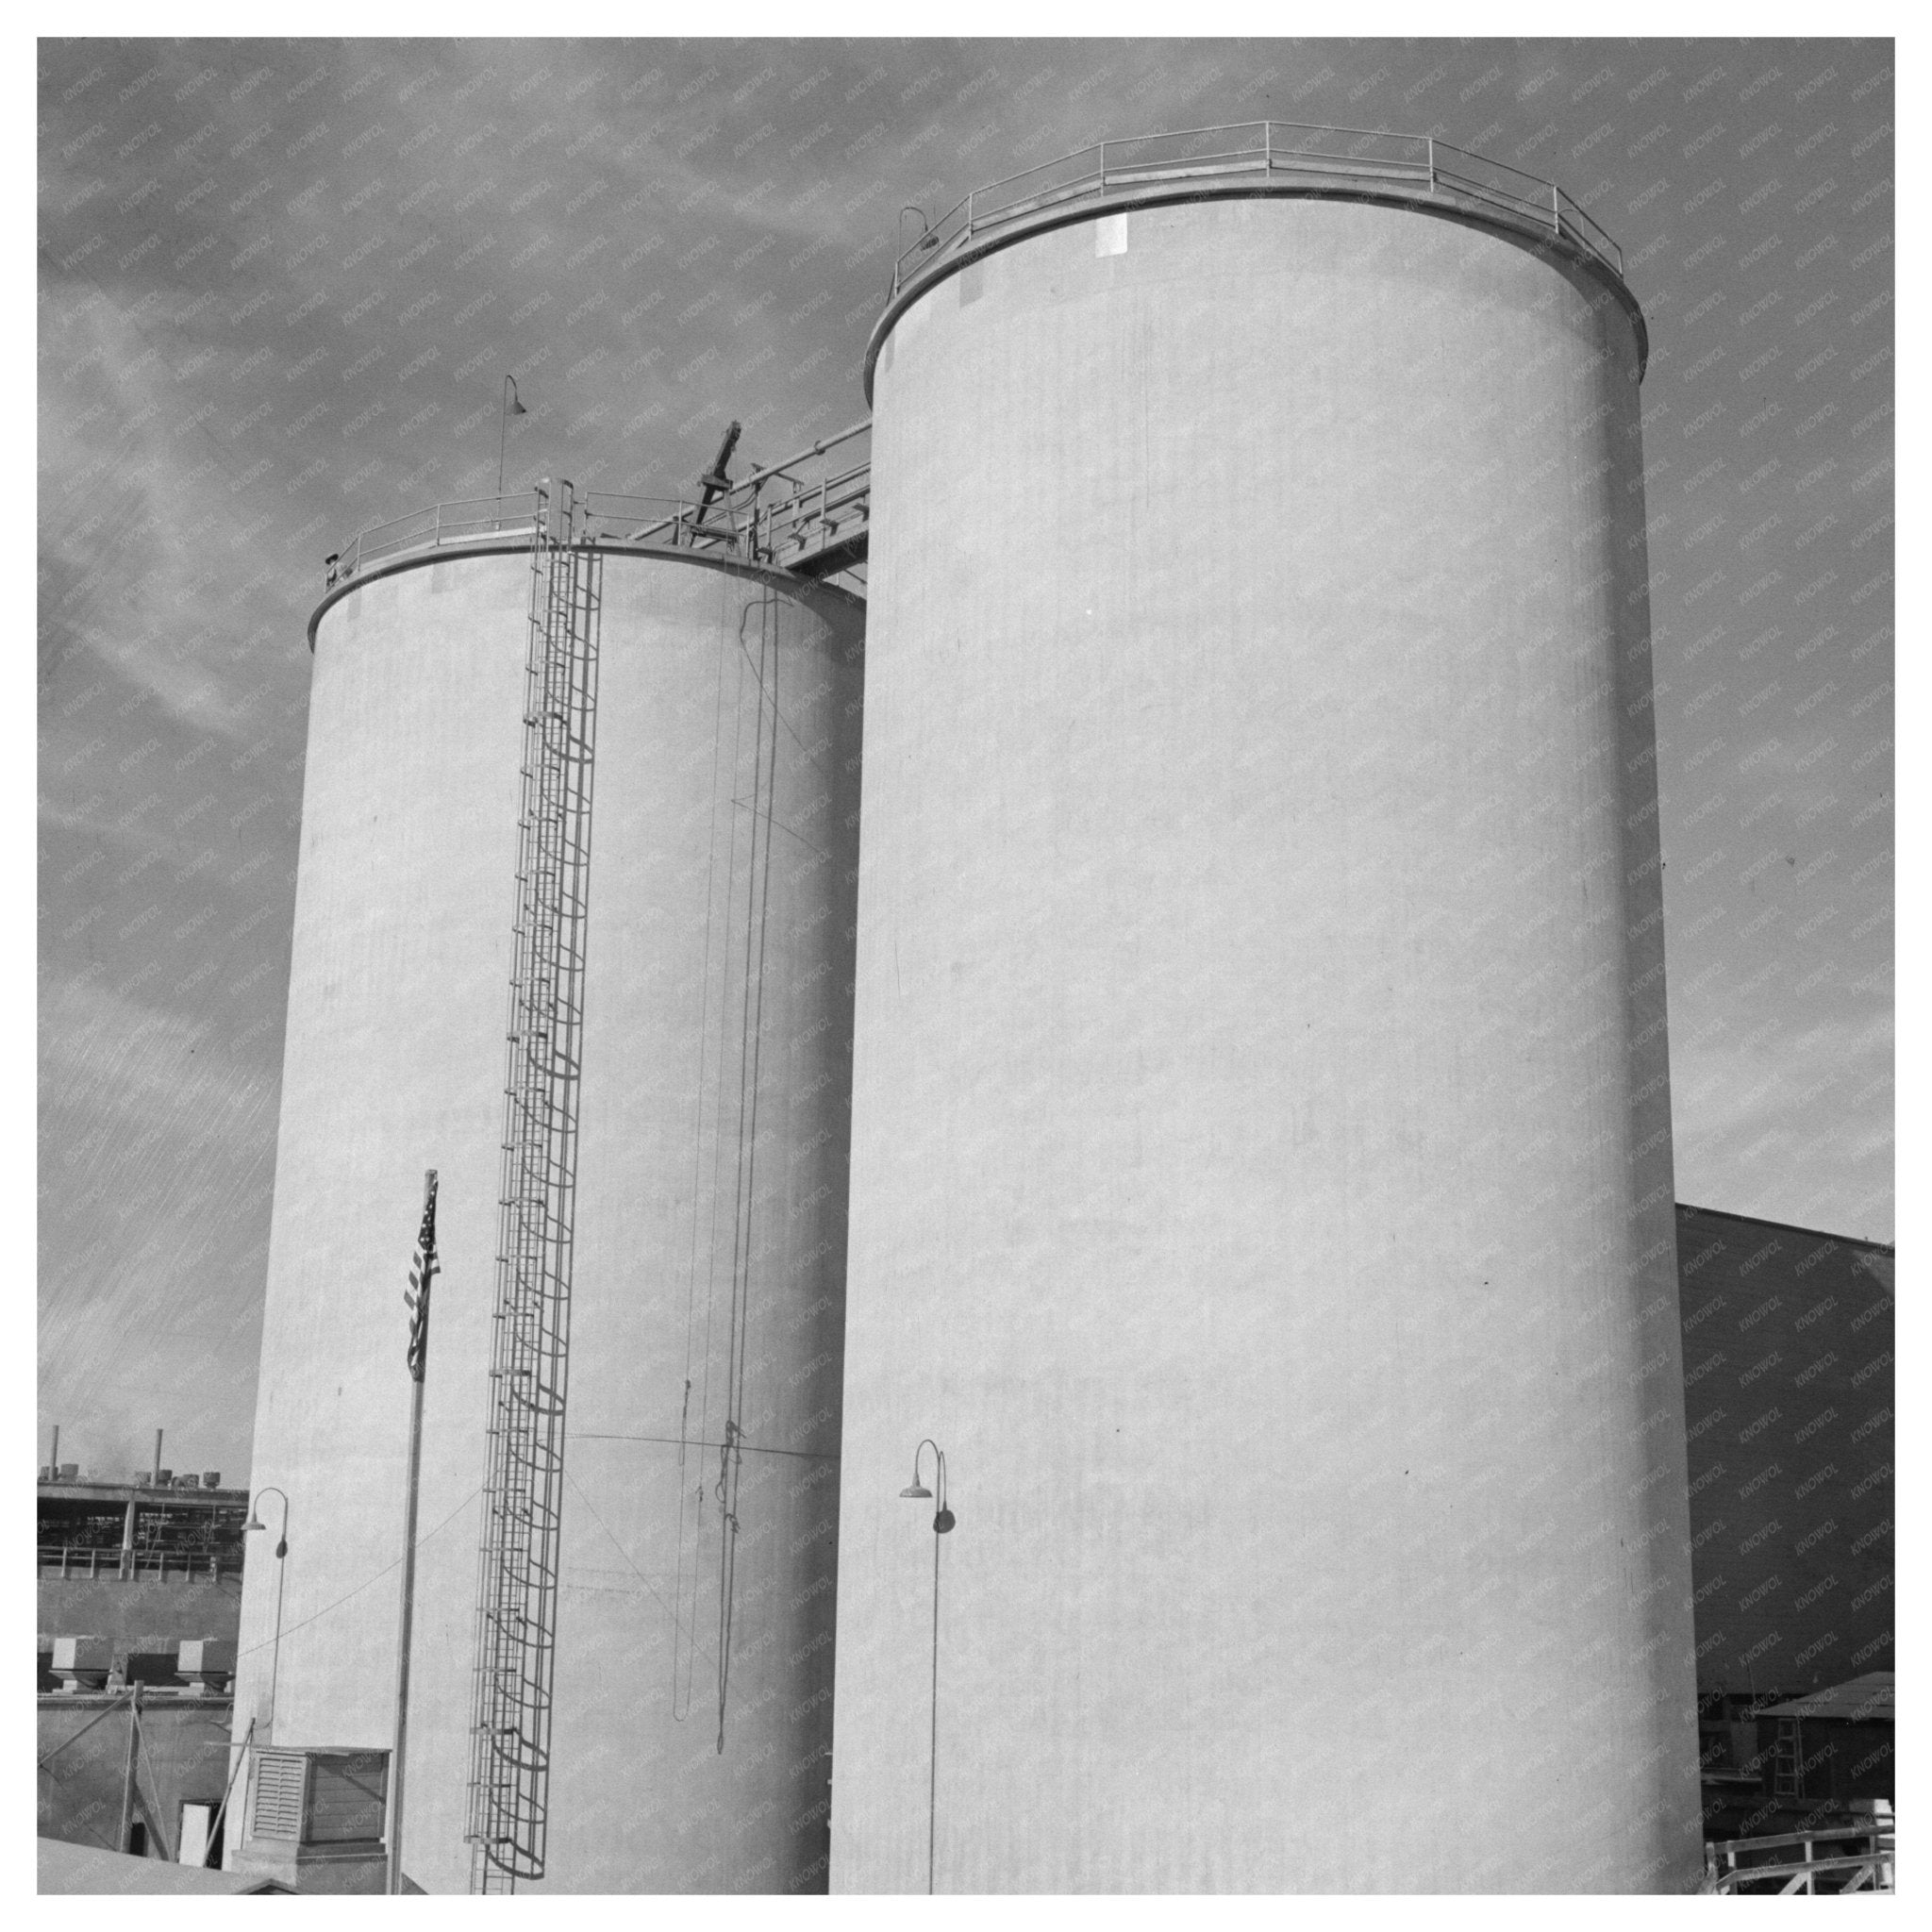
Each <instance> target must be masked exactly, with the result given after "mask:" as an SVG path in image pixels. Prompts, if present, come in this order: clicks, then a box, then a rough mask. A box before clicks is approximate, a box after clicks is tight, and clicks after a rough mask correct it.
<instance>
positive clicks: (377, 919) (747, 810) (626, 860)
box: [231, 499, 862, 1892]
mask: <svg viewBox="0 0 1932 1932" xmlns="http://www.w3.org/2000/svg"><path fill="white" fill-rule="evenodd" d="M525 501H526V502H527V499H525ZM547 514H549V516H550V536H549V538H548V539H546V541H545V542H543V543H538V544H535V545H534V547H533V539H532V534H531V529H530V525H529V524H528V523H527V522H526V523H525V527H524V529H523V530H522V531H521V532H514V531H506V532H503V533H501V534H490V533H485V534H483V535H479V536H475V537H465V538H463V539H462V540H461V541H457V542H456V543H455V544H454V545H452V544H451V543H450V542H449V541H447V535H448V533H447V531H446V530H445V531H442V532H441V533H440V535H438V534H432V533H429V532H419V533H417V534H416V535H415V536H413V537H412V536H411V535H410V533H409V532H408V531H407V530H406V531H405V532H404V534H403V536H402V538H401V539H400V540H398V541H399V547H398V549H397V552H396V554H395V555H393V556H391V557H390V558H387V559H386V560H384V559H380V558H378V560H375V561H369V560H366V558H365V560H364V561H362V562H361V564H360V567H359V568H358V570H357V571H356V573H355V575H353V576H352V577H350V578H349V579H348V581H347V582H346V583H345V584H342V585H339V586H338V587H337V588H336V589H335V590H334V591H331V593H330V595H329V596H328V598H327V599H326V600H325V603H324V605H323V607H322V608H321V609H320V610H319V611H318V613H317V616H316V619H315V621H314V623H313V624H312V625H311V629H310V638H311V642H312V644H313V647H314V653H315V668H314V678H313V687H312V694H311V699H310V715H309V738H308V770H307V776H306V781H305V792H304V810H303V824H302V841H301V860H300V874H299V881H298V887H297V904H296V914H295V930H294V945H293V964H292V976H291V993H290V1002H289V1022H288V1042H287V1049H286V1059H285V1069H284V1081H283V1092H282V1115H281V1126H280V1139H279V1143H278V1165H277V1172H276V1181H275V1209H274V1221H273V1231H272V1236H271V1247H270V1260H269V1278H268V1300H267V1315H266V1323H265V1328H264V1336H263V1348H262V1373H261V1387H260V1397H259V1407H258V1423H257V1434H256V1441H255V1476H256V1481H257V1483H258V1485H260V1486H271V1485H272V1486H275V1487H276V1488H279V1489H280V1490H282V1491H286V1492H287V1495H288V1498H289V1555H288V1557H287V1559H286V1573H287V1574H286V1590H285V1595H284V1600H283V1601H282V1603H281V1605H280V1607H279V1618H280V1636H279V1640H278V1641H277V1639H276V1637H275V1620H276V1617H277V1614H278V1612H277V1601H276V1584H277V1575H276V1571H277V1565H276V1564H275V1560H274V1559H273V1557H272V1555H271V1553H270V1550H269V1549H268V1548H267V1547H266V1544H267V1542H268V1541H269V1539H259V1540H258V1541H257V1547H256V1548H255V1549H254V1551H253V1552H252V1556H253V1560H252V1561H251V1564H250V1566H249V1571H248V1577H247V1586H246V1590H245V1592H244V1598H243V1607H242V1650H243V1653H244V1656H243V1659H242V1666H241V1673H240V1681H239V1686H238V1699H237V1718H236V1725H237V1736H238V1739H239V1738H240V1737H241V1736H242V1735H244V1734H245V1733H246V1731H247V1727H248V1725H249V1724H251V1723H252V1724H255V1726H256V1731H255V1739H254V1741H255V1742H256V1743H257V1744H260V1743H262V1742H263V1741H264V1740H267V1741H268V1742H270V1743H272V1744H273V1745H274V1746H275V1748H276V1749H277V1750H280V1749H282V1748H284V1747H297V1748H306V1747H324V1746H327V1747H338V1748H349V1747H359V1748H362V1749H371V1750H386V1749H387V1747H388V1745H389V1742H390V1738H391V1698H392V1692H393V1684H394V1671H395V1660H396V1636H395V1630H396V1609H397V1584H398V1572H397V1570H396V1568H395V1565H396V1562H397V1559H398V1557H399V1556H400V1551H401V1535H402V1491H403V1470H404V1455H405V1447H406V1435H407V1422H408V1382H407V1380H406V1379H405V1372H404V1366H403V1362H404V1345H405V1341H406V1334H407V1321H406V1317H405V1312H404V1307H403V1302H402V1291H403V1288H404V1284H405V1275H406V1271H407V1268H408V1261H409V1254H410V1244H411V1242H412V1241H413V1239H414V1236H415V1232H416V1223H417V1218H418V1215H419V1212H420V1208H421V1202H422V1188H423V1175H424V1171H425V1169H427V1168H435V1169H436V1170H437V1171H438V1173H439V1175H440V1182H439V1191H440V1201H439V1247H440V1254H441V1264H442V1273H441V1276H440V1278H439V1279H438V1281H437V1283H436V1287H435V1296H434V1306H433V1315H432V1320H431V1333H430V1344H429V1365H428V1377H427V1382H426V1405H425V1450H424V1460H423V1478H422V1491H421V1499H422V1500H421V1514H420V1525H419V1528H420V1540H421V1541H420V1555H419V1563H418V1572H417V1587H416V1604H415V1629H414V1641H413V1643H412V1646H411V1654H412V1657H413V1681H412V1687H411V1696H410V1705H409V1709H410V1721H409V1740H410V1744H409V1750H408V1782H407V1786H406V1790H407V1816H406V1818H405V1821H404V1823H405V1836H404V1864H405V1868H406V1870H407V1873H408V1877H409V1879H410V1880H411V1881H412V1882H413V1883H414V1884H416V1885H419V1886H421V1887H423V1888H424V1889H425V1890H430V1891H463V1890H471V1889H494V1888H495V1887H496V1886H498V1885H500V1883H501V1880H502V1876H503V1874H501V1873H500V1872H497V1873H494V1874H491V1877H490V1879H489V1881H488V1886H487V1888H486V1886H485V1881H484V1875H483V1873H482V1870H481V1868H480V1866H479V1864H478V1861H477V1858H476V1854H475V1847H474V1846H473V1845H472V1844H471V1843H470V1842H468V1841H466V1834H468V1833H470V1832H471V1831H472V1830H473V1828H475V1825H476V1820H475V1817H474V1816H473V1812H472V1805H473V1787H474V1784H475V1775H474V1773H475V1767H474V1766H473V1757H472V1749H473V1738H472V1730H473V1724H475V1722H477V1721H478V1714H479V1711H480V1709H481V1707H480V1706H479V1704H478V1701H477V1697H476V1694H475V1692H476V1683H475V1667H476V1660H477V1657H478V1630H477V1624H478V1619H477V1604H478V1597H479V1592H481V1593H485V1594H487V1591H488V1588H489V1574H488V1565H487V1563H486V1564H485V1565H484V1566H483V1570H482V1573H481V1574H480V1575H479V1540H480V1534H481V1512H482V1510H483V1507H484V1498H483V1495H482V1493H481V1492H482V1491H483V1488H484V1485H485V1482H486V1475H487V1472H488V1471H489V1470H490V1469H491V1466H492V1465H491V1441H490V1440H488V1438H487V1436H486V1430H487V1428H488V1426H489V1425H490V1423H491V1414H492V1409H491V1401H492V1391H493V1390H495V1389H496V1388H497V1387H498V1385H499V1383H500V1382H501V1380H502V1379H503V1377H504V1376H505V1375H506V1374H509V1373H510V1372H509V1371H507V1370H505V1369H504V1367H503V1350H502V1346H501V1344H500V1343H499V1344H498V1345H497V1346H496V1349H495V1352H494V1354H493V1353H492V1323H493V1319H494V1316H493V1310H494V1309H495V1307H496V1306H497V1304H498V1301H499V1295H500V1282H499V1274H500V1265H499V1255H500V1250H501V1247H502V1244H503V1241H504V1240H505V1234H504V1228H505V1226H506V1223H505V1220H504V1209H503V1208H502V1202H503V1200H505V1199H507V1198H508V1197H509V1196H510V1195H511V1194H513V1193H514V1192H515V1181H514V1177H513V1176H512V1175H511V1174H509V1173H508V1169H507V1168H506V1164H505V1158H504V1155H503V1151H502V1150H503V1144H504V1142H505V1140H506V1137H507V1131H508V1130H507V1127H506V1066H507V1065H509V1066H510V1068H511V1084H514V1078H515V1068H516V1064H517V1063H516V1061H515V1059H514V1058H513V1056H511V1055H510V1053H509V1048H508V1036H509V1035H512V1034H517V1033H519V1032H520V1030H524V1029H532V1030H534V1032H537V1033H541V1031H542V1029H543V1028H544V1027H545V1026H547V1025H548V1024H549V1023H548V1021H546V1020H544V1019H543V1018H542V1016H541V1015H539V1016H538V1017H537V1018H536V1019H535V1020H534V1021H533V1020H532V1019H531V1018H530V1016H528V1015H523V1016H521V1017H520V1015H519V1011H518V1006H517V1001H516V999H515V998H508V1005H507V995H508V993H509V990H510V985H511V973H512V962H513V958H521V957H522V955H519V954H517V953H516V952H515V950H514V949H513V943H512V928H513V925H517V924H520V923H522V922H523V921H524V917H525V911H526V910H527V905H526V901H527V898H528V893H529V891H530V888H529V886H528V878H529V876H531V865H530V859H529V856H528V853H527V851H526V850H525V848H524V847H523V846H520V837H521V836H522V835H521V834H520V815H521V814H523V813H524V812H525V808H526V803H527V801H526V798H525V780H524V778H523V777H522V776H521V775H520V772H521V771H523V770H525V769H527V768H528V767H529V765H530V762H531V758H532V752H531V748H530V741H529V739H528V737H527V732H526V722H525V713H526V704H528V703H530V702H531V700H530V699H529V697H528V692H529V690H530V687H529V686H528V684H527V681H526V664H527V660H528V659H529V658H530V655H531V639H532V629H533V625H532V622H531V611H532V608H533V575H534V577H535V578H536V579H537V585H536V590H535V592H534V603H535V605H536V606H537V607H539V608H540V609H541V607H542V606H543V605H544V602H545V599H546V598H547V597H549V596H550V594H551V592H550V591H549V590H547V589H546V588H545V578H546V573H547V574H548V575H549V576H550V577H552V578H554V579H555V581H556V583H557V584H558V585H562V584H564V583H565V582H566V580H567V581H568V583H569V584H570V585H571V586H573V587H574V588H573V589H571V590H570V591H567V592H566V591H562V590H559V591H558V592H557V595H558V597H559V598H566V600H567V601H568V600H574V604H573V612H574V614H571V615H569V620H568V623H567V624H566V626H565V627H566V630H567V631H568V632H569V633H570V635H572V636H573V637H574V638H575V645H574V646H573V648H574V649H575V650H577V651H578V652H579V653H580V656H581V663H580V666H579V668H580V671H581V673H582V674H583V677H584V678H586V679H590V680H592V681H593V683H594V738H593V741H591V747H590V754H589V756H588V758H583V759H581V760H580V763H579V767H578V769H576V770H575V773H574V774H572V775H571V777H570V783H571V784H572V785H573V786H574V787H575V788H577V791H576V795H575V803H574V807H573V808H574V810H575V832H574V833H573V836H574V837H575V838H576V839H577V840H578V842H579V845H580V846H581V845H582V844H583V843H585V842H587V843H588V878H589V885H588V904H589V909H588V924H587V926H586V927H585V928H584V929H583V930H582V932H581V933H580V934H579V935H578V938H577V940H576V941H572V943H574V944H575V945H576V946H577V965H578V967H579V968H580V972H579V975H578V979H577V981H576V984H575V991H574V993H573V995H572V998H573V1000H578V1001H580V1009H581V1033H580V1039H579V1041H578V1048H579V1051H580V1060H579V1061H578V1062H577V1065H578V1066H579V1067H580V1078H579V1080H578V1082H577V1084H576V1089H575V1101H574V1105H573V1118H572V1119H571V1120H570V1121H569V1122H568V1124H567V1127H568V1131H567V1133H564V1134H562V1135H561V1137H560V1138H558V1140H557V1141H555V1142H554V1144H553V1147H552V1149H551V1152H552V1153H554V1154H555V1156H556V1158H557V1159H558V1161H559V1162H562V1163H566V1164H567V1165H568V1166H569V1167H570V1169H571V1174H570V1177H569V1178H570V1181H571V1184H572V1185H573V1186H574V1212H573V1213H571V1214H570V1215H569V1216H568V1219H569V1221H570V1223H571V1225H570V1227H569V1228H568V1236H569V1239H570V1241H571V1243H572V1245H573V1247H574V1257H573V1260H572V1264H571V1267H570V1270H569V1276H570V1281H571V1291H570V1294H569V1340H568V1371H569V1373H568V1404H567V1410H566V1412H565V1419H564V1423H563V1427H562V1434H561V1443H560V1447H561V1452H562V1460H561V1466H560V1468H553V1469H551V1470H549V1471H547V1472H541V1473H540V1474H541V1476H542V1479H543V1480H545V1481H548V1482H549V1483H550V1491H551V1492H550V1494H549V1496H548V1499H547V1501H546V1500H545V1499H544V1498H542V1497H540V1498H539V1501H538V1504H537V1505H534V1506H527V1507H539V1508H542V1507H547V1508H548V1509H549V1510H550V1511H551V1520H550V1522H549V1530H550V1533H551V1534H552V1536H553V1537H554V1538H556V1539H558V1541H559V1548H560V1557H559V1564H558V1569H557V1573H556V1575H555V1578H554V1583H555V1590H554V1632H555V1648H554V1653H553V1656H552V1658H551V1659H550V1661H549V1663H548V1664H546V1666H545V1668H547V1669H552V1670H554V1678H553V1680H552V1684H551V1706H550V1711H549V1715H548V1720H547V1736H545V1737H544V1738H542V1739H541V1740H537V1741H538V1743H539V1744H540V1745H541V1746H542V1747H543V1748H546V1749H547V1752H548V1765H549V1772H548V1777H547V1788H546V1789H544V1790H541V1792H539V1793H537V1794H536V1795H537V1797H538V1799H539V1800H540V1801H541V1810H542V1813H543V1816H542V1817H541V1819H540V1820H533V1819H531V1818H529V1817H525V1818H524V1819H523V1820H521V1821H510V1823H509V1824H507V1825H504V1826H503V1829H505V1830H506V1831H515V1832H523V1833H524V1834H525V1836H526V1837H527V1836H528V1835H529V1834H530V1833H531V1832H532V1831H533V1830H534V1831H535V1833H536V1835H537V1836H538V1837H539V1838H540V1839H541V1841H542V1842H541V1850H542V1853H543V1874H544V1875H543V1877H542V1879H541V1881H540V1882H537V1883H535V1884H531V1885H527V1886H526V1885H524V1884H520V1885H519V1886H518V1888H517V1889H520V1890H523V1889H532V1890H561V1891H619V1892H624V1891H676V1890H699V1891H729V1890H749V1891H785V1890H824V1884H825V1835H826V1824H825V1798H826V1790H825V1783H826V1776H827V1764H826V1761H825V1753H826V1747H827V1744H828V1741H829V1731H830V1685H831V1621H832V1600H833V1580H834V1560H835V1546H836V1524H837V1507H838V1496H837V1452H838V1444H839V1403H840V1380H839V1378H840V1351H841V1327H842V1306H841V1291H842V1278H843V1258H844V1212H845V1191H846V1146H847V1120H846V1112H845V1108H846V1094H847V1091H848V1082H849V1054H850V1001H851V948H852V920H853V913H852V895H853V891H854V880H855V876H856V853H857V829H858V828H857V806H858V766H857V757H858V730H859V722H860V720H859V703H860V693H861V676H862V661H861V641H860V640H861V628H862V606H861V605H860V604H859V603H858V600H857V599H856V598H853V597H852V596H850V595H848V594H847V593H845V592H843V591H839V590H837V589H833V588H829V587H824V586H819V585H814V584H811V583H808V582H805V581H802V580H800V579H798V578H796V577H791V576H787V575H784V574H782V573H780V572H777V571H774V570H771V569H766V568H760V567H755V566H752V565H750V564H747V563H745V562H743V561H741V560H737V559H735V558H732V557H730V556H726V555H718V554H711V553H706V552H697V553H693V552H690V551H679V550H675V549H667V548H664V547H661V546H659V545H656V544H653V543H650V542H638V541H624V538H623V534H622V532H620V533H619V535H618V536H617V537H616V538H615V539H608V537H607V539H606V540H605V541H598V542H597V543H595V544H590V543H586V542H584V541H581V538H582V534H583V528H584V526H583V525H582V524H581V523H579V524H578V525H575V526H574V528H575V535H576V541H570V540H569V539H568V538H566V539H565V540H564V541H558V539H559V534H560V525H558V517H557V513H554V512H553V513H547ZM439 522H441V519H439ZM377 547H378V548H379V546H377ZM538 628H539V629H541V625H538ZM581 682H582V680H581V679H580V683H581ZM588 688H589V686H588V684H585V685H584V689H585V690H586V691H587V690H588ZM539 708H541V705H540V706H539ZM588 722H589V720H588V708H587V716H586V718H584V719H581V720H579V721H578V723H579V725H588ZM576 728H578V727H577V726H573V729H576ZM581 735H582V737H583V738H586V739H588V738H589V737H590V733H589V731H588V729H585V730H584V731H583V732H582V734H581ZM520 855H521V856H520ZM577 858H578V860H579V861H581V860H582V858H583V853H582V851H581V850H579V852H578V853H577ZM581 882H582V881H581V876H579V880H578V884H579V885H581ZM527 951H528V945H527V944H526V945H525V952H527ZM518 970H519V972H520V973H525V972H526V969H525V967H523V966H520V967H519V969H518ZM507 1010H508V1019H507V1017H506V1015H507ZM562 1050H563V1049H562V1048H559V1051H562ZM511 1138H514V1137H513V1136H512V1137H511ZM555 1367H556V1364H555V1363H553V1364H552V1369H553V1371H554V1369H555ZM493 1372H494V1373H495V1374H496V1376H497V1378H498V1380H497V1382H492V1379H491V1377H492V1373H493ZM551 1446H552V1447H553V1448H555V1447H557V1446H558V1445H557V1444H555V1443H553V1444H552V1445H551ZM276 1507H277V1506H276V1505H275V1501H274V1499H273V1498H270V1499H269V1502H268V1504H267V1509H266V1512H265V1513H266V1514H267V1516H268V1519H269V1521H270V1523H271V1525H272V1526H273V1525H274V1521H275V1519H274V1512H275V1508H276ZM499 1581H500V1579H499ZM272 1680H273V1692H272V1689H271V1686H272ZM240 1802H241V1801H240V1800H239V1799H238V1804H239V1803H240ZM248 1824H249V1827H250V1831H251V1832H252V1829H253V1820H252V1819H250V1820H249V1821H248ZM231 1836H234V1837H241V1836H242V1834H239V1833H238V1834H231ZM247 1849H248V1847H247V1844H246V1842H244V1843H243V1845H242V1851H243V1853H244V1854H245V1853H246V1852H247ZM525 1849H526V1850H527V1847H525Z"/></svg>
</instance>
